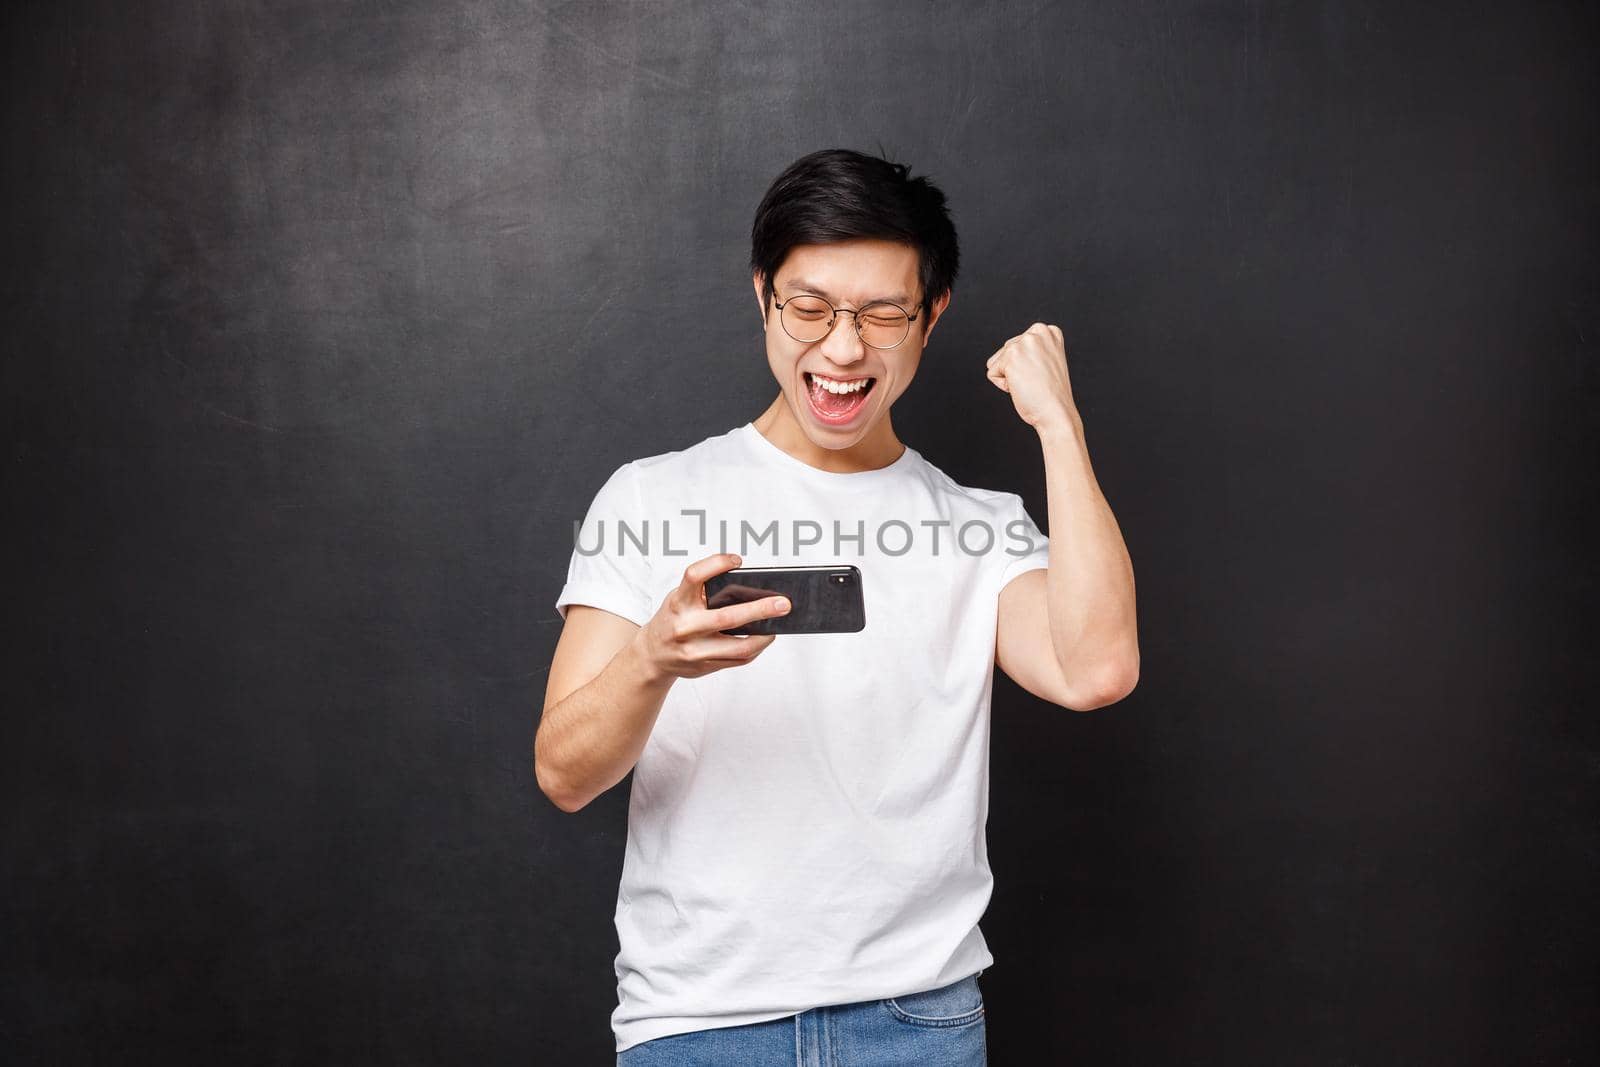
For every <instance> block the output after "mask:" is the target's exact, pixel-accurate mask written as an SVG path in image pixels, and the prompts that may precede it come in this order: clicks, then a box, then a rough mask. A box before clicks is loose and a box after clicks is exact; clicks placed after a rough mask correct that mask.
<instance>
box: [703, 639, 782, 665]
mask: <svg viewBox="0 0 1600 1067" xmlns="http://www.w3.org/2000/svg"><path fill="white" fill-rule="evenodd" d="M777 639H778V635H777V634H749V635H748V636H743V637H738V636H735V635H733V634H720V635H718V636H716V637H708V638H705V640H704V643H703V644H701V645H700V646H698V651H699V653H700V658H699V660H698V662H700V663H704V664H716V665H717V666H718V667H733V666H738V665H739V664H741V663H749V662H750V661H751V660H753V659H755V658H756V657H757V656H759V655H761V653H762V652H764V651H765V650H766V648H767V646H768V645H770V644H772V642H774V641H776V640H777Z"/></svg>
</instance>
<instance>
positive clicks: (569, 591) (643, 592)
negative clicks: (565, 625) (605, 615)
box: [556, 463, 654, 626]
mask: <svg viewBox="0 0 1600 1067" xmlns="http://www.w3.org/2000/svg"><path fill="white" fill-rule="evenodd" d="M638 478H639V472H638V469H637V468H636V467H635V466H634V465H633V464H632V463H625V464H623V465H622V466H621V467H618V468H617V469H616V470H615V471H614V472H612V475H611V477H610V478H608V479H606V483H605V484H604V485H602V486H601V487H600V490H599V492H597V493H595V496H594V501H593V502H592V503H591V504H590V505H589V513H588V514H587V515H586V516H585V517H584V520H583V524H582V526H581V528H580V529H579V530H578V533H577V540H576V543H575V544H574V545H573V547H572V559H571V562H569V563H568V564H567V583H566V585H564V586H562V587H561V593H560V594H559V595H558V596H557V597H556V613H557V614H558V615H560V616H561V618H562V619H563V620H565V619H566V617H567V605H568V604H587V605H590V606H592V607H596V608H602V609H604V610H606V611H609V612H611V613H612V614H613V615H620V616H622V617H623V618H624V619H628V620H630V621H632V622H634V623H637V624H638V625H640V626H643V625H645V624H646V623H648V622H649V621H650V616H651V614H652V611H651V606H652V604H653V599H654V598H653V597H652V596H651V592H650V566H649V563H650V561H649V559H648V558H647V557H646V555H645V554H644V553H643V552H642V551H640V550H639V548H638V545H637V543H636V541H634V540H631V539H629V538H627V537H624V536H622V533H621V531H620V530H619V524H626V525H627V527H628V529H629V530H630V531H631V532H632V533H633V534H635V535H638V534H639V533H640V531H642V530H644V529H646V527H645V526H644V521H645V518H646V516H645V513H644V500H643V497H642V495H641V493H640V491H639V482H638ZM569 529H570V527H569Z"/></svg>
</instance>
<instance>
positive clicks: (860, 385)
mask: <svg viewBox="0 0 1600 1067" xmlns="http://www.w3.org/2000/svg"><path fill="white" fill-rule="evenodd" d="M811 380H812V381H814V382H816V383H817V384H818V385H820V386H822V387H823V388H824V389H826V390H827V391H828V392H830V393H837V394H838V395H840V396H843V395H844V394H845V393H855V392H859V391H860V390H862V389H865V388H866V387H867V383H868V382H870V381H871V380H872V379H871V378H857V379H856V380H855V381H853V382H836V381H833V380H832V379H830V378H823V377H821V376H819V375H816V374H813V375H812V376H811Z"/></svg>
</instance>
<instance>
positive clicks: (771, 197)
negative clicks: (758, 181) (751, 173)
mask: <svg viewBox="0 0 1600 1067" xmlns="http://www.w3.org/2000/svg"><path fill="white" fill-rule="evenodd" d="M910 173H911V168H910V167H907V166H906V165H905V164H903V163H891V162H890V161H889V160H888V159H885V158H879V157H875V156H868V155H863V154H862V153H860V152H853V151H851V150H850V149H848V148H825V149H823V150H821V151H818V152H812V153H811V154H810V155H806V156H801V157H800V158H799V159H797V160H795V161H794V162H793V163H791V164H789V166H788V167H786V168H785V169H784V171H783V173H782V174H780V175H778V177H777V178H775V179H774V180H773V182H772V185H771V187H770V188H768V189H767V194H766V195H765V196H764V197H762V198H761V204H760V206H758V207H757V208H756V219H755V223H754V225H753V226H751V228H750V270H751V273H755V272H758V271H759V272H760V274H761V277H762V278H763V280H764V286H763V288H764V292H763V293H762V297H763V301H764V304H765V305H770V304H771V303H772V292H773V276H774V275H775V274H777V272H778V268H779V267H781V266H783V261H784V260H785V259H786V258H788V255H789V250H790V249H792V248H794V246H795V245H802V244H829V243H831V242H834V241H849V240H854V239H856V238H862V237H868V238H877V239H880V240H885V241H898V242H900V243H901V244H906V245H910V246H911V247H912V248H915V249H916V250H917V260H918V265H919V268H920V270H919V274H920V281H921V283H922V309H923V311H924V313H927V312H930V311H931V310H932V308H933V302H934V301H935V300H937V299H938V298H939V297H941V296H943V295H944V294H945V293H947V292H949V291H950V288H951V287H952V286H953V285H954V284H955V280H956V271H957V269H958V268H959V267H960V263H961V249H960V246H959V244H958V242H957V241H956V228H955V224H954V223H952V222H951V221H950V212H949V210H948V209H947V208H946V207H945V197H944V193H943V192H942V191H941V190H940V189H939V187H938V186H936V185H934V184H933V183H932V182H930V181H929V180H928V179H927V178H926V177H922V178H912V177H910ZM923 321H924V322H926V321H927V320H926V317H924V319H923Z"/></svg>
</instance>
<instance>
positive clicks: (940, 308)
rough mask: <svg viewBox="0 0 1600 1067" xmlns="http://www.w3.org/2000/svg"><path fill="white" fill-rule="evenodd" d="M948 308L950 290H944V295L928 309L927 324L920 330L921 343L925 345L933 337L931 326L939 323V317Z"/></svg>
mask: <svg viewBox="0 0 1600 1067" xmlns="http://www.w3.org/2000/svg"><path fill="white" fill-rule="evenodd" d="M949 306H950V290H948V289H946V290H945V291H944V295H943V296H941V297H939V299H937V300H935V301H934V302H933V307H931V308H929V309H928V324H927V326H925V327H923V330H922V343H923V344H924V345H926V344H927V343H928V338H929V337H932V336H933V324H934V323H936V322H938V321H939V316H940V315H943V314H944V309H945V308H947V307H949Z"/></svg>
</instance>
